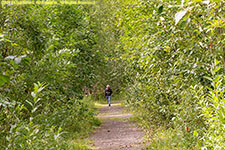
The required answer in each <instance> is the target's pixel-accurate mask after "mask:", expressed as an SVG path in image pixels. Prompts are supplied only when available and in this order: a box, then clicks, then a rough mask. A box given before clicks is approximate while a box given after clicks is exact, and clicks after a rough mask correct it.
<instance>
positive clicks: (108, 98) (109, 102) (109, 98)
mask: <svg viewBox="0 0 225 150" xmlns="http://www.w3.org/2000/svg"><path fill="white" fill-rule="evenodd" d="M107 100H108V104H109V106H110V105H111V101H110V100H111V96H107Z"/></svg>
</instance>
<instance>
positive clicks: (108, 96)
mask: <svg viewBox="0 0 225 150" xmlns="http://www.w3.org/2000/svg"><path fill="white" fill-rule="evenodd" d="M111 95H112V90H111V88H110V86H109V85H107V86H106V89H105V97H106V98H107V100H108V104H109V106H111V102H110V100H111Z"/></svg>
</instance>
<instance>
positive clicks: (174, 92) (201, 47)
mask: <svg viewBox="0 0 225 150" xmlns="http://www.w3.org/2000/svg"><path fill="white" fill-rule="evenodd" d="M104 2H105V5H104V4H102V10H103V12H104V13H103V14H102V15H103V16H105V17H106V18H107V19H105V20H104V21H103V22H104V23H103V25H102V28H103V30H104V31H106V32H108V34H109V35H110V36H109V35H108V36H107V34H105V36H107V37H108V39H109V43H111V44H109V47H112V46H113V49H114V50H113V51H114V53H115V55H114V60H115V61H121V62H123V64H125V66H124V72H125V74H126V76H127V78H126V81H127V83H128V84H127V86H126V87H125V89H124V92H125V93H126V96H127V98H126V100H127V104H128V106H129V107H130V108H132V109H133V110H134V111H135V114H136V115H137V118H138V120H139V122H140V124H141V126H142V127H143V128H144V129H145V130H146V133H147V134H148V135H149V136H150V137H152V139H151V144H150V146H149V147H148V149H223V148H224V145H223V144H224V138H222V137H224V134H225V132H224V127H223V125H224V122H223V121H222V120H223V118H224V115H225V114H224V108H223V107H224V103H225V102H224V95H223V94H224V60H225V57H224V42H225V41H224V37H225V36H224V33H225V29H224V27H225V20H224V15H223V12H224V11H225V10H224V8H225V7H224V4H225V3H224V1H223V0H221V1H217V0H210V1H203V0H198V1H197V0H191V1H186V0H184V1H179V0H178V1H167V0H165V1H161V0H153V1H148V0H132V1H130V0H126V1H114V0H111V1H104ZM112 43H113V44H112Z"/></svg>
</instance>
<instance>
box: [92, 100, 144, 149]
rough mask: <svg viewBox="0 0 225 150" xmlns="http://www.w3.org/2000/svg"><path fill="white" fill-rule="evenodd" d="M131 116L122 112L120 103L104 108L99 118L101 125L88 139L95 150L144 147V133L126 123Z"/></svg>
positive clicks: (131, 124)
mask: <svg viewBox="0 0 225 150" xmlns="http://www.w3.org/2000/svg"><path fill="white" fill-rule="evenodd" d="M131 116H132V114H127V113H125V112H124V108H123V107H121V106H120V103H114V104H112V106H111V107H109V106H108V105H107V106H104V107H102V108H101V110H100V114H99V116H98V117H99V118H100V119H102V120H103V123H102V125H101V126H100V127H99V128H98V129H97V130H96V131H95V133H94V134H93V135H92V136H91V137H90V138H89V139H90V140H92V141H94V146H95V147H96V149H97V150H141V149H142V148H143V147H144V144H143V143H142V141H143V140H144V133H143V132H142V131H141V130H140V129H139V128H137V127H136V126H135V124H133V123H131V122H129V121H128V118H129V117H131Z"/></svg>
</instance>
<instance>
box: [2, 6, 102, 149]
mask: <svg viewBox="0 0 225 150" xmlns="http://www.w3.org/2000/svg"><path fill="white" fill-rule="evenodd" d="M92 11H94V8H93V7H92V6H85V5H84V6H74V5H6V6H4V7H3V8H2V9H1V14H2V15H1V26H0V49H1V51H0V59H1V63H0V70H1V71H0V93H1V94H0V114H1V115H0V126H1V127H0V128H1V131H0V149H69V148H70V147H76V146H77V145H78V146H79V145H80V146H81V147H82V144H80V143H76V142H75V143H72V144H71V143H70V142H68V141H70V140H71V138H72V139H79V138H83V137H85V136H87V135H88V134H89V133H90V131H91V130H92V129H93V128H94V127H95V126H98V125H99V124H100V122H99V120H98V119H96V118H95V117H94V116H95V115H94V111H95V110H94V109H93V105H94V103H93V102H92V101H93V99H88V100H83V92H82V87H83V86H85V85H87V86H89V87H90V88H91V87H92V86H93V84H94V83H95V82H96V80H97V76H96V72H97V71H96V70H97V67H96V69H95V66H98V67H100V66H102V65H105V64H104V63H103V64H102V63H101V61H103V60H104V58H103V56H102V53H99V52H96V49H95V47H94V46H95V44H96V38H97V34H96V33H95V31H94V30H95V23H94V22H92V20H91V17H90V16H89V14H91V12H92ZM34 83H35V84H34Z"/></svg>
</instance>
